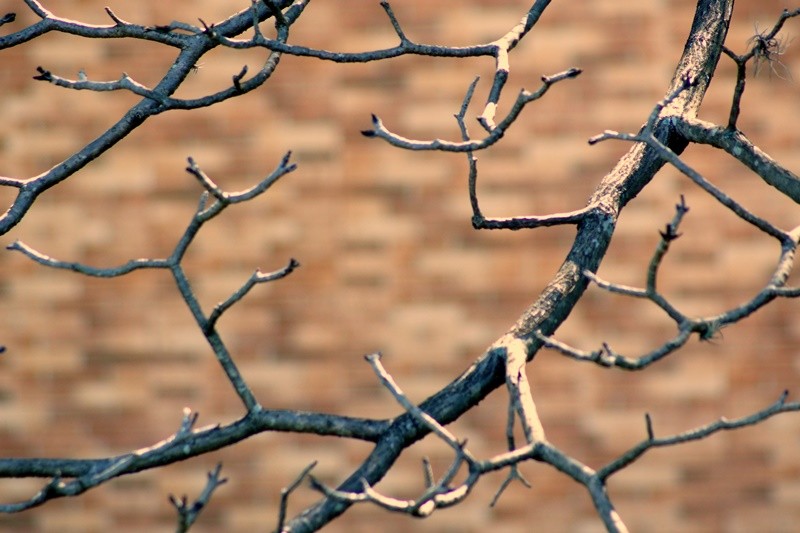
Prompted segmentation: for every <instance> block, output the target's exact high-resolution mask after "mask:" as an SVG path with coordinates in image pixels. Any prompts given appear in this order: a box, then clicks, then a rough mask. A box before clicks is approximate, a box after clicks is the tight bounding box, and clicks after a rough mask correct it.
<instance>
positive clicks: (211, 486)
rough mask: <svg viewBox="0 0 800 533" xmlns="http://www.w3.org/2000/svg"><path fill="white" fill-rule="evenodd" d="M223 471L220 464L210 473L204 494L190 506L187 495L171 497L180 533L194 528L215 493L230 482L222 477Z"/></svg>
mask: <svg viewBox="0 0 800 533" xmlns="http://www.w3.org/2000/svg"><path fill="white" fill-rule="evenodd" d="M221 471H222V463H218V464H217V466H216V468H214V470H212V471H211V472H209V473H208V481H206V486H205V488H204V489H203V492H201V493H200V496H198V497H197V499H196V500H195V501H194V502H193V503H191V504H189V502H188V498H187V497H186V495H183V496H182V497H181V498H180V499H178V498H176V497H175V496H173V495H172V494H170V495H169V501H170V503H172V505H173V506H174V507H175V510H176V511H177V512H178V527H177V529H176V531H177V532H178V533H185V532H186V531H188V530H189V528H190V527H192V525H193V524H194V523H195V521H196V520H197V517H198V516H200V512H201V511H202V510H203V509H205V508H206V506H207V505H208V502H209V501H210V500H211V496H212V495H213V494H214V491H215V490H217V489H218V488H219V486H220V485H224V484H225V483H227V482H228V479H227V478H224V477H220V472H221Z"/></svg>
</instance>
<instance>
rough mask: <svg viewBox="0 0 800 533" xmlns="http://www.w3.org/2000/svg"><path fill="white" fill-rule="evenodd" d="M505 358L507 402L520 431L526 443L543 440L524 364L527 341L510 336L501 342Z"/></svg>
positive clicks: (525, 361) (526, 354)
mask: <svg viewBox="0 0 800 533" xmlns="http://www.w3.org/2000/svg"><path fill="white" fill-rule="evenodd" d="M503 344H504V345H505V346H504V347H505V360H506V387H507V388H508V397H509V403H510V404H511V406H512V408H513V410H514V412H515V413H516V414H517V417H518V418H519V422H520V425H521V426H522V432H523V434H524V435H525V440H526V442H527V443H528V444H531V443H534V442H538V441H542V440H545V438H546V437H545V434H544V427H542V421H541V420H540V419H539V414H538V412H537V411H536V404H535V403H534V401H533V396H532V395H531V387H530V383H529V382H528V377H527V373H526V372H525V364H526V363H527V357H528V348H527V343H525V342H524V341H522V340H521V339H516V338H510V339H508V341H507V342H505V343H503Z"/></svg>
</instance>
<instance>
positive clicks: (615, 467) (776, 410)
mask: <svg viewBox="0 0 800 533" xmlns="http://www.w3.org/2000/svg"><path fill="white" fill-rule="evenodd" d="M788 395H789V391H784V392H783V394H781V396H780V398H778V400H777V401H776V402H774V403H773V404H771V405H769V406H767V407H765V408H764V409H761V410H760V411H756V412H755V413H753V414H750V415H746V416H743V417H741V418H735V419H733V420H729V419H727V418H725V417H722V418H720V419H719V420H716V421H714V422H711V423H709V424H706V425H704V426H700V427H698V428H695V429H691V430H689V431H685V432H683V433H679V434H677V435H671V436H668V437H660V438H655V437H653V431H652V426H650V427H649V429H648V436H647V438H646V439H644V440H643V441H641V442H640V443H638V444H637V445H635V446H634V447H632V448H631V449H630V450H628V451H627V452H625V453H623V454H622V455H620V456H619V457H618V458H616V459H614V460H613V461H611V462H610V463H608V464H607V465H605V466H603V467H602V468H600V469H599V470H598V471H597V476H598V478H600V479H601V480H603V481H605V480H606V479H607V478H608V477H609V476H611V475H613V474H615V473H617V472H619V471H620V470H622V469H623V468H625V467H627V466H629V465H630V464H632V463H633V462H634V461H636V460H637V459H639V458H640V457H641V456H642V455H644V453H645V452H647V451H648V450H650V449H652V448H662V447H666V446H675V445H678V444H683V443H686V442H692V441H696V440H701V439H704V438H706V437H709V436H710V435H713V434H714V433H718V432H720V431H727V430H732V429H739V428H743V427H747V426H753V425H756V424H759V423H761V422H763V421H764V420H767V419H768V418H771V417H773V416H775V415H777V414H780V413H788V412H792V411H800V402H790V403H786V398H787V397H788Z"/></svg>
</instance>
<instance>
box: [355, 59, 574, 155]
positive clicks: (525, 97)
mask: <svg viewBox="0 0 800 533" xmlns="http://www.w3.org/2000/svg"><path fill="white" fill-rule="evenodd" d="M580 73H581V70H580V69H578V68H571V69H568V70H565V71H564V72H560V73H558V74H554V75H552V76H542V86H541V87H540V88H539V89H538V90H536V91H535V92H529V91H526V90H522V91H520V93H519V95H518V96H517V99H516V101H515V102H514V104H513V105H512V106H511V109H510V110H509V112H508V114H507V115H506V116H505V118H503V120H501V121H500V123H499V124H497V126H496V127H494V128H493V129H492V131H491V132H490V133H489V134H488V135H487V136H486V137H484V138H483V139H481V140H477V141H461V142H453V141H445V140H442V139H434V140H432V141H418V140H414V139H409V138H407V137H403V136H400V135H397V134H396V133H392V132H391V131H389V130H388V129H387V128H386V127H385V126H384V125H383V122H382V121H381V119H380V118H378V116H377V115H374V114H373V115H372V129H369V130H363V131H362V132H361V133H362V134H363V135H364V136H365V137H377V138H379V139H383V140H385V141H386V142H388V143H389V144H391V145H392V146H396V147H398V148H404V149H406V150H423V151H431V150H435V151H440V152H474V151H477V150H483V149H485V148H488V147H490V146H492V145H493V144H495V143H497V141H499V140H500V139H501V138H503V136H504V135H505V133H506V131H507V130H508V128H510V127H511V125H512V124H513V123H514V122H515V121H516V120H517V118H518V117H519V115H520V113H521V112H522V110H523V109H524V108H525V106H526V105H527V104H529V103H531V102H533V101H534V100H538V99H539V98H541V97H542V96H544V94H545V93H546V92H547V91H548V90H549V89H550V86H551V85H553V84H555V83H558V82H559V81H563V80H566V79H572V78H575V77H577V76H578V75H579V74H580Z"/></svg>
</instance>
